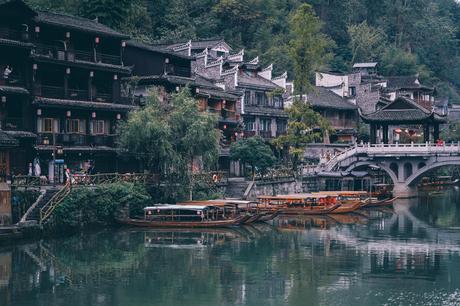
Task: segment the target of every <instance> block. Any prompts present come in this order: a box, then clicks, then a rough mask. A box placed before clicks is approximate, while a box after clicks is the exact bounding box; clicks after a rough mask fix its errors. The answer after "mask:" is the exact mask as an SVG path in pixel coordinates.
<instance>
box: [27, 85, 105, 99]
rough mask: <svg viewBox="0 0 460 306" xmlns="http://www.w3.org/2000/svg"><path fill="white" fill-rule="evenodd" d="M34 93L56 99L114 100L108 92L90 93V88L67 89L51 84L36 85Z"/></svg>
mask: <svg viewBox="0 0 460 306" xmlns="http://www.w3.org/2000/svg"><path fill="white" fill-rule="evenodd" d="M34 94H35V95H36V96H40V97H45V98H55V99H70V100H78V101H95V102H112V95H111V94H108V93H99V92H98V93H95V94H90V92H89V91H88V90H84V89H73V88H69V89H67V93H66V90H65V88H64V87H59V86H49V85H36V86H35V87H34Z"/></svg>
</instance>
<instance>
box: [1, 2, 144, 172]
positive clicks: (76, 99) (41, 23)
mask: <svg viewBox="0 0 460 306" xmlns="http://www.w3.org/2000/svg"><path fill="white" fill-rule="evenodd" d="M0 14H1V18H0V48H1V50H2V57H1V58H0V69H1V72H2V74H1V75H0V80H1V81H0V96H1V97H2V98H1V99H2V101H4V102H3V103H2V106H1V107H2V108H4V109H5V110H4V111H3V112H2V115H1V116H0V120H1V121H0V122H1V123H2V125H1V128H2V130H5V131H6V133H9V134H10V136H12V137H15V138H17V139H18V140H19V141H20V142H21V143H20V144H21V148H22V151H21V150H20V151H21V152H22V154H18V155H16V154H15V155H14V156H12V157H11V164H12V168H13V169H14V171H15V174H27V172H28V169H29V164H30V163H31V162H32V160H33V159H34V160H35V161H36V162H38V163H39V164H40V165H41V172H42V174H44V175H47V176H48V178H49V179H50V181H54V180H56V181H63V180H64V165H67V166H68V167H70V168H71V169H72V171H77V170H80V169H85V168H86V167H88V166H89V165H92V166H93V167H95V169H96V171H98V172H99V171H100V172H110V171H116V170H120V171H122V170H123V168H122V165H121V163H118V162H117V161H118V159H117V155H116V148H115V142H114V137H115V128H116V125H117V121H118V120H120V119H122V118H123V117H125V115H126V113H127V112H128V111H129V110H131V109H133V108H134V107H135V106H134V105H131V104H130V101H125V100H123V99H122V98H121V95H120V79H121V78H122V77H125V76H128V75H130V73H131V69H130V68H129V67H127V66H125V65H124V64H123V62H122V54H123V50H124V48H125V44H126V40H127V39H128V37H127V36H126V35H124V34H121V33H118V32H116V31H114V30H112V29H110V28H108V27H106V26H104V25H102V24H100V23H98V22H97V21H93V20H88V19H84V18H79V17H74V16H69V15H64V14H55V13H49V12H39V11H34V10H32V9H31V8H30V7H29V6H27V5H26V4H25V3H24V2H22V1H20V0H14V1H10V2H6V3H5V4H2V5H1V6H0ZM3 55H5V56H3ZM27 145H29V146H31V147H26V146H27Z"/></svg>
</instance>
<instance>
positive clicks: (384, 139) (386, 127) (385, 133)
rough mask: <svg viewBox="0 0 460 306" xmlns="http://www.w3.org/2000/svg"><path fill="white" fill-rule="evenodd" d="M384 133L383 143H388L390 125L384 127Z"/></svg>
mask: <svg viewBox="0 0 460 306" xmlns="http://www.w3.org/2000/svg"><path fill="white" fill-rule="evenodd" d="M382 133H383V137H382V138H383V139H382V141H383V143H388V125H383V126H382Z"/></svg>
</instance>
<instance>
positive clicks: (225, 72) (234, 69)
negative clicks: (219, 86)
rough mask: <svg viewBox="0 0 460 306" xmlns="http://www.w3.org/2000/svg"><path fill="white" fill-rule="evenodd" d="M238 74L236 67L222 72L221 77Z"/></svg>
mask: <svg viewBox="0 0 460 306" xmlns="http://www.w3.org/2000/svg"><path fill="white" fill-rule="evenodd" d="M236 72H238V66H235V67H233V68H230V69H228V70H224V71H222V73H221V75H229V74H232V73H236Z"/></svg>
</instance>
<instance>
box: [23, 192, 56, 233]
mask: <svg viewBox="0 0 460 306" xmlns="http://www.w3.org/2000/svg"><path fill="white" fill-rule="evenodd" d="M59 190H60V188H59V187H50V188H47V189H44V190H42V193H41V195H40V196H39V197H38V199H37V200H36V201H35V203H34V204H33V205H32V206H30V208H29V209H28V210H27V212H26V213H25V214H24V216H23V217H22V218H21V221H19V224H20V225H26V224H30V225H35V224H38V223H40V210H41V209H42V208H43V207H44V206H45V205H46V204H47V203H48V202H49V201H50V200H51V199H52V198H53V197H54V196H55V195H56V193H57V192H59Z"/></svg>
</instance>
